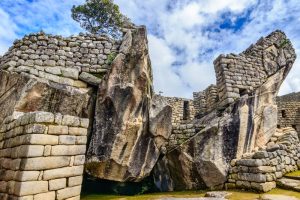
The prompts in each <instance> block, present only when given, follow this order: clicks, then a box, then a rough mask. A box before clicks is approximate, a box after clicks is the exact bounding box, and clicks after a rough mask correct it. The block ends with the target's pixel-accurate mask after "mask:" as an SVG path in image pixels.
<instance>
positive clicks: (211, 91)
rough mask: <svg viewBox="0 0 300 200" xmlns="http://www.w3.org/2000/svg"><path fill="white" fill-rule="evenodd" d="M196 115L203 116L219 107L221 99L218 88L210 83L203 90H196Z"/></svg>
mask: <svg viewBox="0 0 300 200" xmlns="http://www.w3.org/2000/svg"><path fill="white" fill-rule="evenodd" d="M193 97H194V101H193V102H194V106H195V117H196V118H201V117H203V116H205V115H206V114H207V113H209V112H210V111H212V110H213V109H215V108H216V107H217V103H218V100H219V97H218V88H217V86H215V85H210V86H209V87H208V88H206V89H205V90H204V91H202V92H194V93H193Z"/></svg>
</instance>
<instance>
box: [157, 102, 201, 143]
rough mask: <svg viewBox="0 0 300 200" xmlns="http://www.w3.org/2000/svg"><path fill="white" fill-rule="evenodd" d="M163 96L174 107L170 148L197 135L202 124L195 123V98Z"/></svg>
mask: <svg viewBox="0 0 300 200" xmlns="http://www.w3.org/2000/svg"><path fill="white" fill-rule="evenodd" d="M162 98H164V99H165V100H166V101H167V102H168V104H169V105H170V106H171V107H172V133H171V136H170V137H169V142H168V149H172V148H174V147H176V146H177V145H180V144H182V143H183V142H185V141H186V140H187V139H189V138H191V137H192V136H193V135H195V133H196V132H197V130H198V129H199V127H201V126H200V125H199V126H197V125H195V124H194V123H193V119H194V118H195V109H196V108H195V105H194V101H193V100H191V99H185V98H177V97H162Z"/></svg>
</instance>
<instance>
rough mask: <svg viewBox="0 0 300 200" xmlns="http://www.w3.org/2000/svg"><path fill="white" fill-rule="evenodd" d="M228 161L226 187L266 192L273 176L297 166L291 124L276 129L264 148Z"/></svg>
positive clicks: (299, 155) (298, 152)
mask: <svg viewBox="0 0 300 200" xmlns="http://www.w3.org/2000/svg"><path fill="white" fill-rule="evenodd" d="M244 157H245V158H242V159H238V160H236V159H234V160H232V161H231V169H230V174H229V177H228V178H229V179H228V183H227V184H226V186H227V188H232V187H233V188H235V187H238V188H246V189H254V190H258V191H260V192H267V191H269V190H271V189H273V188H275V187H276V180H278V179H279V178H282V176H283V175H284V174H286V173H288V172H292V171H296V170H298V169H300V143H299V138H298V135H297V132H296V131H295V130H294V129H293V128H283V129H277V131H276V133H275V134H274V135H273V137H272V138H271V140H270V142H269V143H268V144H267V146H266V148H265V149H262V150H260V151H257V152H255V153H254V154H252V155H245V156H244Z"/></svg>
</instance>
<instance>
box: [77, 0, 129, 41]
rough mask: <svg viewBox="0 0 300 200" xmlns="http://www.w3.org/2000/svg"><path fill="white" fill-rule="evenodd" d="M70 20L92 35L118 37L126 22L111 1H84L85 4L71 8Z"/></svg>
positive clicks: (117, 7)
mask: <svg viewBox="0 0 300 200" xmlns="http://www.w3.org/2000/svg"><path fill="white" fill-rule="evenodd" d="M71 11H72V18H73V19H74V20H75V21H77V22H79V23H80V26H81V27H82V28H84V29H86V30H87V31H89V32H90V33H93V34H108V35H111V36H112V37H117V36H119V35H120V28H121V27H122V26H123V24H124V22H125V21H126V20H128V18H127V17H125V16H124V15H123V14H122V13H121V12H120V10H119V6H118V5H116V4H114V2H113V0H86V2H85V4H83V5H79V6H73V8H72V10H71Z"/></svg>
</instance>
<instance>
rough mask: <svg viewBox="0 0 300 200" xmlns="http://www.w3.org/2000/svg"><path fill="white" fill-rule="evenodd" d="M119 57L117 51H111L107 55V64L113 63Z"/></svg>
mask: <svg viewBox="0 0 300 200" xmlns="http://www.w3.org/2000/svg"><path fill="white" fill-rule="evenodd" d="M116 57H117V53H116V52H111V53H110V54H109V55H108V56H107V60H106V64H108V65H111V63H112V62H113V61H114V59H115V58H116Z"/></svg>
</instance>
